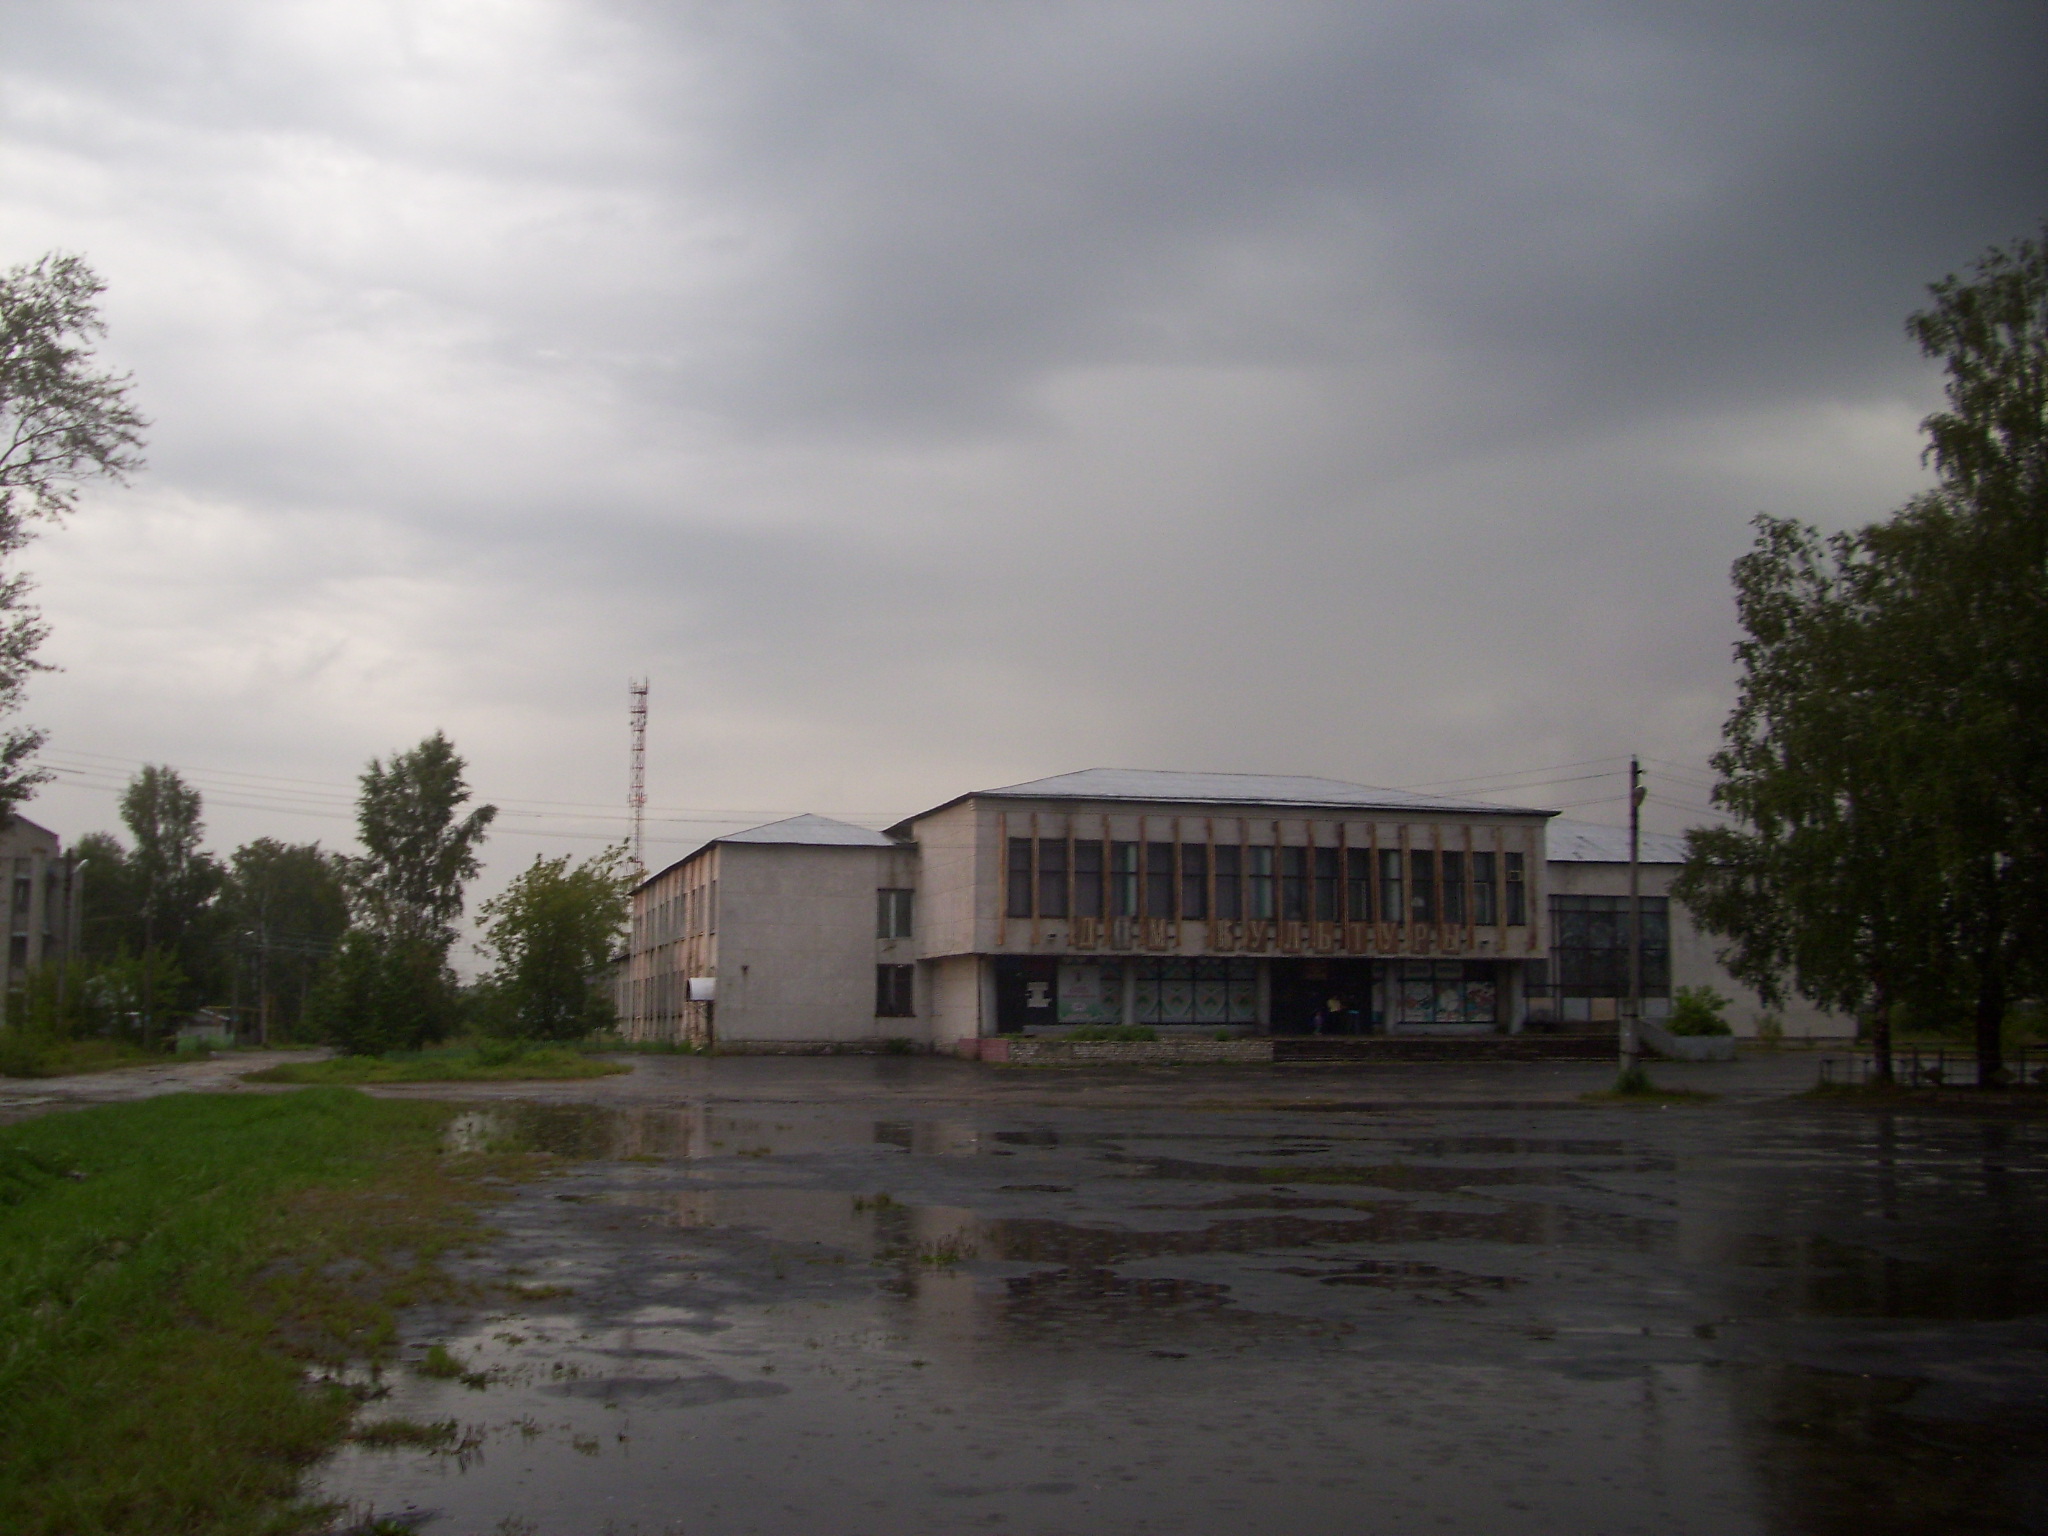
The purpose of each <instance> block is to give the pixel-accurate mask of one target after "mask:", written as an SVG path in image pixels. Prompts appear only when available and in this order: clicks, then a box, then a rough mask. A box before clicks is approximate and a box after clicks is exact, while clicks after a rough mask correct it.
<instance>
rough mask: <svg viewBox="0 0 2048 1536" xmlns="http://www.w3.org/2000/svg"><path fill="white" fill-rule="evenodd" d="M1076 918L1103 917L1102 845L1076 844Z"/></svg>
mask: <svg viewBox="0 0 2048 1536" xmlns="http://www.w3.org/2000/svg"><path fill="white" fill-rule="evenodd" d="M1074 916H1076V917H1100V916H1102V844H1100V843H1099V842H1096V841H1094V840H1093V839H1092V838H1091V839H1086V840H1084V841H1082V842H1078V843H1076V844H1074Z"/></svg>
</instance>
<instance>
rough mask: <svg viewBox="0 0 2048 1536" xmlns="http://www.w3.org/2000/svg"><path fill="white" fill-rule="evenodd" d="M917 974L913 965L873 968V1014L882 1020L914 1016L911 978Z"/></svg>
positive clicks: (915, 1010)
mask: <svg viewBox="0 0 2048 1536" xmlns="http://www.w3.org/2000/svg"><path fill="white" fill-rule="evenodd" d="M916 973H917V967H916V966H914V965H878V966H876V967H875V1014H876V1016H877V1017H878V1018H884V1019H907V1018H911V1017H912V1016H914V1015H915V1014H916V1012H917V1009H916V1008H915V1007H914V1006H913V1001H914V1000H913V997H912V991H913V988H912V985H911V978H912V977H913V976H915V975H916Z"/></svg>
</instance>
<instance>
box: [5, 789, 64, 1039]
mask: <svg viewBox="0 0 2048 1536" xmlns="http://www.w3.org/2000/svg"><path fill="white" fill-rule="evenodd" d="M0 873H4V874H5V876H6V880H7V897H6V901H7V958H6V985H5V987H4V989H0V1022H7V1021H11V1020H13V1019H16V1018H18V1017H20V1014H21V1009H22V988H23V986H24V985H25V984H26V982H27V979H28V973H29V971H30V970H31V969H32V968H33V967H35V966H38V965H41V964H42V963H43V962H44V961H45V960H55V959H57V958H59V957H60V956H61V955H62V954H63V953H64V952H65V950H66V947H67V944H68V936H69V935H70V933H71V931H72V928H73V926H74V917H75V910H74V908H75V898H76V885H75V880H76V871H75V869H74V868H73V866H72V864H71V863H70V862H69V861H68V860H66V859H65V858H64V857H63V848H62V845H61V843H60V842H59V840H58V837H57V834H56V833H54V832H52V831H51V830H50V829H49V828H48V827H45V826H39V825H38V824H37V823H35V822H33V821H30V820H29V819H28V818H27V817H26V816H22V815H19V814H16V815H14V816H11V817H9V818H8V820H7V822H6V825H4V826H0Z"/></svg>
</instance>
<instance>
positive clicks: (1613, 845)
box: [1527, 821, 1856, 1039]
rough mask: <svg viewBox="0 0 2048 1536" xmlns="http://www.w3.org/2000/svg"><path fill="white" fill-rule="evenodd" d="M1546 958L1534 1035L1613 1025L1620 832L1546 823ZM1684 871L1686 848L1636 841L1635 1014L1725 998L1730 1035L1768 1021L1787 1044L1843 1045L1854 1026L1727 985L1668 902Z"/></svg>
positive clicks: (1697, 934) (1661, 837)
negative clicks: (1638, 933) (1639, 1000)
mask: <svg viewBox="0 0 2048 1536" xmlns="http://www.w3.org/2000/svg"><path fill="white" fill-rule="evenodd" d="M1545 863H1546V865H1547V867H1548V877H1547V885H1548V892H1549V894H1548V900H1549V904H1550V912H1549V920H1550V922H1549V932H1550V954H1549V958H1548V963H1547V964H1546V965H1544V966H1541V967H1532V968H1531V971H1530V974H1529V976H1528V986H1527V991H1528V1005H1527V1006H1528V1017H1529V1020H1530V1022H1531V1023H1532V1024H1533V1025H1534V1026H1535V1027H1538V1028H1545V1027H1553V1026H1554V1027H1558V1028H1564V1029H1574V1028H1593V1027H1597V1026H1600V1025H1612V1024H1614V1023H1615V1022H1616V1021H1617V1020H1618V1018H1619V1008H1620V1003H1621V1000H1622V999H1623V998H1625V997H1627V996H1628V950H1629V924H1628V833H1627V831H1626V830H1624V829H1622V828H1618V827H1603V826H1594V825H1590V824H1588V823H1584V822H1568V821H1553V822H1552V823H1551V824H1550V827H1549V829H1548V847H1547V849H1546V859H1545ZM1684 863H1685V839H1683V838H1681V837H1673V836H1670V835H1669V834H1666V833H1655V832H1645V833H1643V834H1642V836H1641V838H1640V842H1639V848H1638V868H1637V876H1636V879H1637V889H1638V891H1639V893H1640V901H1641V906H1642V921H1643V961H1642V970H1643V977H1642V986H1643V1012H1644V1013H1645V1014H1646V1015H1647V1016H1648V1017H1650V1018H1653V1019H1661V1018H1663V1017H1665V1016H1666V1015H1668V1014H1669V1013H1670V1011H1671V1000H1672V995H1673V993H1674V992H1676V990H1677V989H1678V988H1680V987H1711V988H1713V990H1714V991H1716V992H1718V993H1720V994H1721V995H1722V996H1723V997H1725V998H1727V999H1728V1000H1729V1002H1730V1003H1731V1005H1732V1006H1730V1007H1729V1009H1728V1010H1727V1019H1728V1024H1729V1027H1730V1028H1732V1029H1733V1030H1734V1032H1735V1033H1736V1034H1737V1035H1741V1036H1749V1037H1754V1036H1756V1035H1758V1034H1760V1033H1764V1032H1766V1029H1767V1026H1768V1025H1769V1024H1770V1023H1771V1022H1773V1021H1775V1023H1776V1026H1777V1028H1778V1029H1779V1030H1780V1031H1782V1033H1783V1034H1784V1035H1785V1036H1786V1037H1787V1038H1792V1039H1824V1038H1845V1037H1848V1036H1852V1035H1854V1034H1855V1032H1856V1022H1855V1020H1853V1019H1850V1018H1845V1017H1843V1016H1841V1015H1839V1014H1833V1013H1829V1012H1827V1011H1825V1010H1824V1009H1820V1008H1816V1007H1814V1006H1813V1005H1812V1004H1811V1003H1808V1002H1805V1001H1804V1000H1803V999H1800V998H1797V997H1793V998H1790V999H1788V1000H1787V1003H1786V1005H1785V1006H1784V1007H1782V1008H1778V1009H1772V1008H1769V1007H1767V1006H1766V1005H1765V1003H1764V1001H1763V999H1762V998H1760V997H1758V996H1757V995H1756V993H1755V992H1753V991H1752V990H1750V989H1749V988H1748V987H1745V986H1744V985H1743V984H1742V983H1741V982H1739V981H1737V980H1736V979H1735V978H1734V977H1732V976H1730V975H1729V974H1728V972H1727V970H1726V969H1725V968H1724V967H1723V966H1722V964H1721V962H1720V961H1719V960H1718V959H1717V958H1716V957H1715V953H1714V941H1713V938H1712V936H1711V935H1708V934H1705V933H1702V932H1701V931H1700V929H1699V927H1698V926H1697V925H1696V924H1695V923H1694V922H1693V920H1692V914H1691V913H1690V912H1688V911H1686V909H1685V906H1684V904H1683V903H1681V902H1679V901H1677V900H1676V899H1674V898H1673V897H1672V895H1671V886H1672V882H1673V881H1675V880H1676V879H1677V878H1678V872H1679V869H1680V867H1681V866H1682V865H1683V864H1684Z"/></svg>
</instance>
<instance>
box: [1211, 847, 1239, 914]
mask: <svg viewBox="0 0 2048 1536" xmlns="http://www.w3.org/2000/svg"><path fill="white" fill-rule="evenodd" d="M1243 853H1244V850H1243V849H1242V848H1238V847H1234V846H1232V845H1229V844H1225V845H1224V846H1223V847H1220V848H1218V849H1217V850H1216V915H1217V916H1218V917H1219V918H1221V919H1223V921H1225V922H1235V921H1237V919H1239V918H1241V917H1243V916H1244V887H1243V885H1241V884H1240V883H1239V879H1240V877H1241V876H1242V874H1243V873H1244V871H1243V869H1242V868H1241V865H1242V864H1243V862H1244V861H1243Z"/></svg>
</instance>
